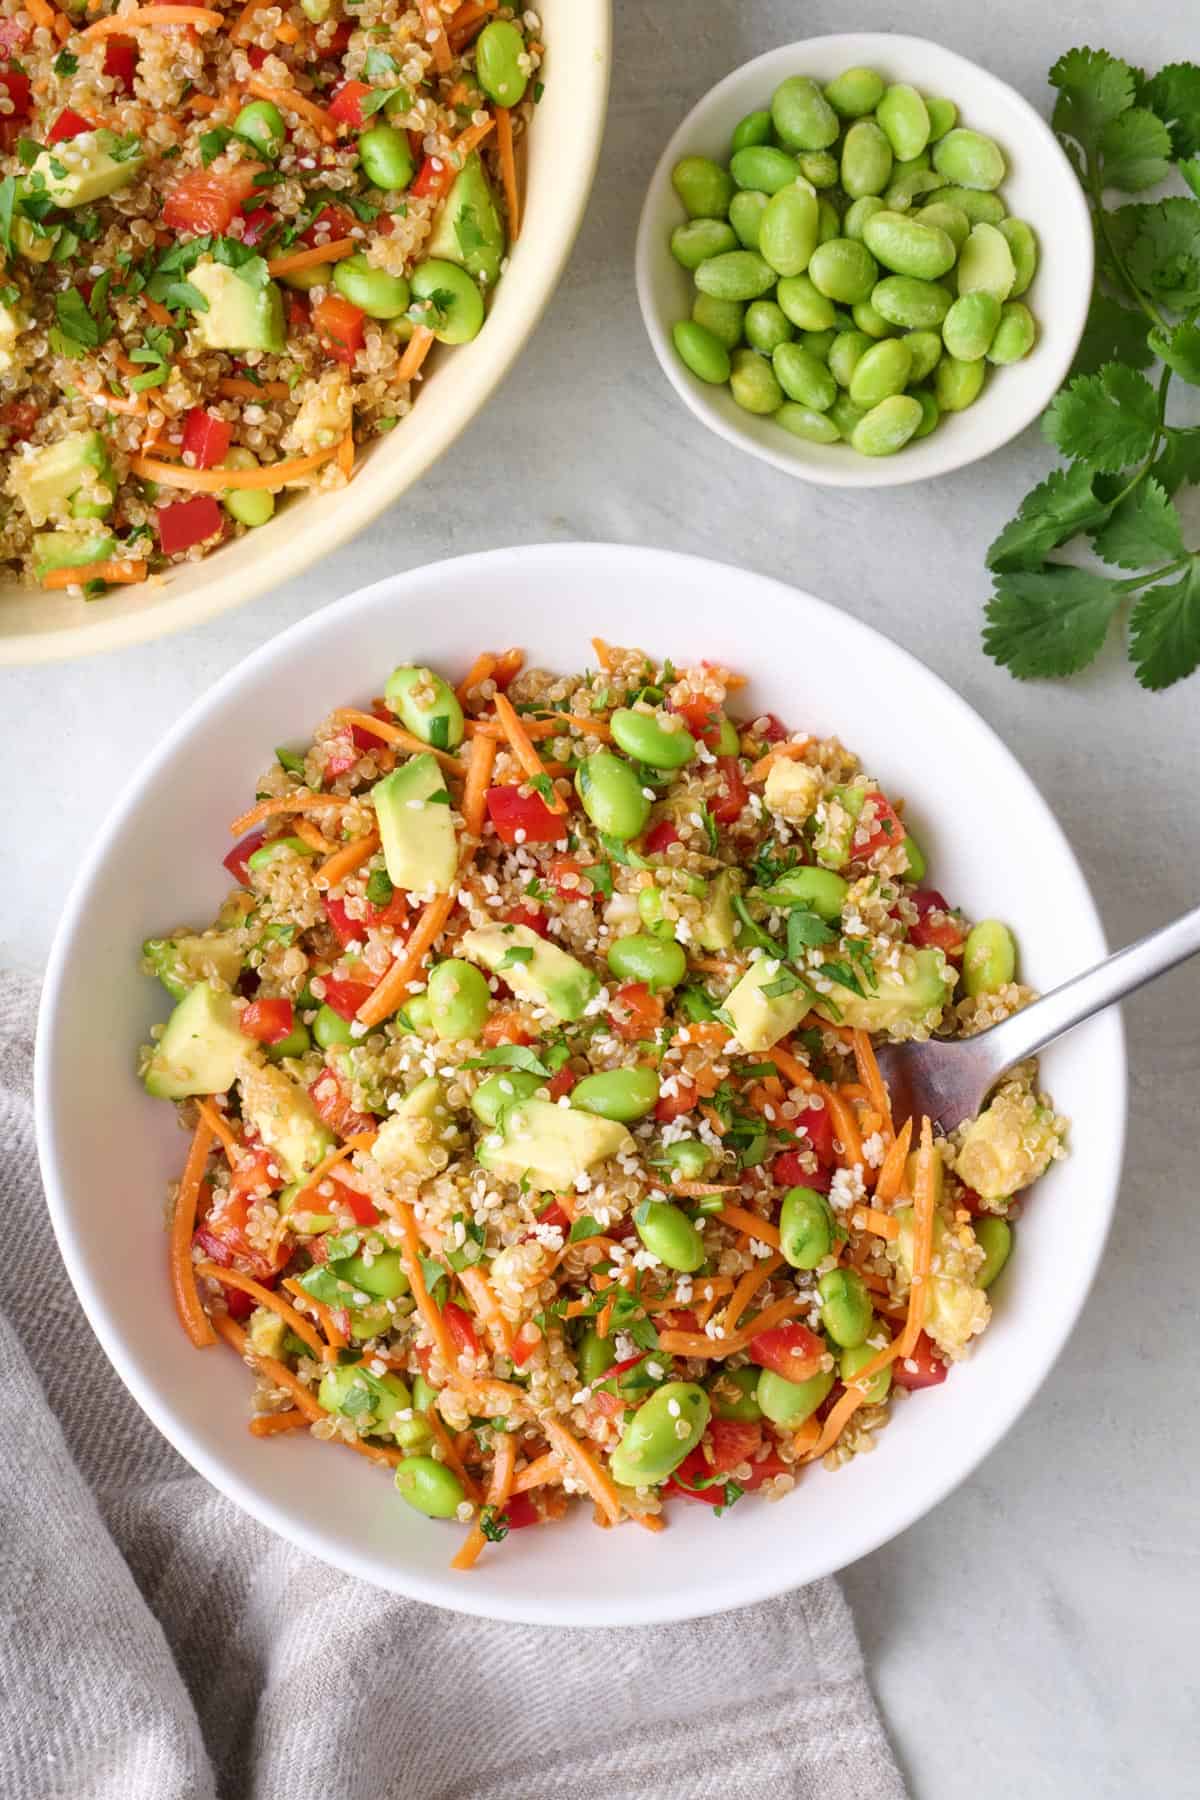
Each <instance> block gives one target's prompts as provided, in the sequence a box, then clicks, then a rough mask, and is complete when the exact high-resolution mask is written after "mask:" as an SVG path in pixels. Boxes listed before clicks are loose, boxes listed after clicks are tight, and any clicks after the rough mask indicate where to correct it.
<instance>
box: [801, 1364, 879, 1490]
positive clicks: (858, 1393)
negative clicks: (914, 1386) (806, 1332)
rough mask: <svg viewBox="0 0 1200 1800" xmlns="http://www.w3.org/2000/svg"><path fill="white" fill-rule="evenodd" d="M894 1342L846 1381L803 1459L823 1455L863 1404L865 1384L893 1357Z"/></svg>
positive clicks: (865, 1391)
mask: <svg viewBox="0 0 1200 1800" xmlns="http://www.w3.org/2000/svg"><path fill="white" fill-rule="evenodd" d="M896 1342H898V1340H895V1341H893V1342H892V1343H890V1344H889V1345H888V1347H887V1349H886V1350H881V1351H880V1352H879V1354H878V1356H873V1357H872V1358H871V1360H870V1362H869V1363H866V1364H864V1366H863V1367H862V1368H861V1369H860V1370H859V1372H858V1374H857V1375H855V1376H854V1378H853V1380H852V1381H850V1382H848V1383H847V1386H846V1391H845V1393H844V1394H841V1395H840V1396H839V1397H838V1399H837V1401H836V1402H835V1403H834V1405H833V1406H832V1407H830V1409H829V1412H828V1414H827V1416H826V1419H825V1422H824V1424H823V1425H822V1426H821V1433H820V1436H819V1437H818V1438H817V1440H816V1442H815V1443H814V1444H813V1445H812V1446H811V1448H810V1449H808V1450H807V1451H806V1452H805V1454H804V1461H805V1462H819V1461H820V1459H821V1457H823V1456H827V1455H828V1454H829V1452H830V1451H831V1450H832V1449H833V1446H834V1445H835V1444H836V1443H837V1441H838V1439H839V1438H840V1437H841V1435H842V1432H843V1431H844V1430H845V1429H846V1426H847V1425H848V1424H849V1422H850V1420H851V1419H852V1418H853V1416H854V1414H855V1413H856V1412H857V1411H858V1409H859V1407H860V1406H862V1405H863V1404H864V1403H865V1401H866V1398H867V1384H868V1382H869V1381H870V1378H871V1376H872V1375H877V1374H878V1373H879V1371H880V1369H882V1368H885V1367H886V1366H887V1364H888V1363H890V1362H893V1361H894V1360H895V1357H896Z"/></svg>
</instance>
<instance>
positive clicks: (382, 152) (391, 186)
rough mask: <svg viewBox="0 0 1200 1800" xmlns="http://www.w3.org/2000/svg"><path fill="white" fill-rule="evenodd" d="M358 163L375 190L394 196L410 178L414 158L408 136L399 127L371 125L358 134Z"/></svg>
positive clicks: (405, 185)
mask: <svg viewBox="0 0 1200 1800" xmlns="http://www.w3.org/2000/svg"><path fill="white" fill-rule="evenodd" d="M358 160H359V161H360V162H361V164H362V166H363V174H364V175H365V176H366V178H367V180H368V181H371V182H374V184H375V186H376V187H377V188H385V189H387V190H388V191H389V192H396V191H398V190H399V189H400V188H406V187H407V186H408V184H409V182H410V181H411V180H412V178H413V155H412V151H411V149H410V148H409V143H408V133H407V132H405V131H401V130H400V128H399V126H398V125H372V126H370V127H369V129H368V130H366V131H362V132H360V133H359V137H358Z"/></svg>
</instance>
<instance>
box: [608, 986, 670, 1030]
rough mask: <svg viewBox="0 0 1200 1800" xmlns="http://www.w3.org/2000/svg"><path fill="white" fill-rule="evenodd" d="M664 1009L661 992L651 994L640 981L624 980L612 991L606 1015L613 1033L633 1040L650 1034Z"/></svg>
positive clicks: (656, 1027)
mask: <svg viewBox="0 0 1200 1800" xmlns="http://www.w3.org/2000/svg"><path fill="white" fill-rule="evenodd" d="M665 1013H666V1006H665V1005H664V1002H663V998H662V995H661V994H652V993H651V992H650V989H649V988H648V987H647V985H646V983H645V982H644V981H627V982H625V983H624V985H623V986H621V987H619V988H618V989H617V991H616V993H615V994H614V995H613V997H612V1005H611V1006H610V1007H609V1009H608V1019H609V1023H610V1024H611V1026H612V1028H613V1030H614V1031H615V1032H616V1034H617V1036H618V1037H623V1038H625V1039H626V1041H627V1042H628V1043H631V1044H633V1043H637V1042H638V1040H639V1039H641V1038H649V1037H653V1036H654V1033H655V1032H656V1031H657V1030H658V1028H659V1026H660V1025H661V1024H662V1022H663V1017H664V1015H665Z"/></svg>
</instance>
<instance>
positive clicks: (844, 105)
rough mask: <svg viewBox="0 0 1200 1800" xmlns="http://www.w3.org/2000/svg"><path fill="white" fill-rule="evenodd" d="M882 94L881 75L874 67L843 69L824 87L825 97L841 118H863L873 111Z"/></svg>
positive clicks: (882, 83)
mask: <svg viewBox="0 0 1200 1800" xmlns="http://www.w3.org/2000/svg"><path fill="white" fill-rule="evenodd" d="M883 95H884V81H883V77H882V75H877V74H876V73H875V70H874V69H864V68H854V69H843V70H842V73H841V74H840V75H836V76H835V77H834V79H833V80H832V81H831V82H830V83H829V85H828V86H827V87H826V89H825V98H826V99H827V100H828V102H829V104H830V106H832V108H833V110H834V112H836V113H840V114H841V116H842V118H843V119H862V118H865V116H866V115H867V113H873V112H874V111H875V108H876V107H877V106H878V105H879V102H880V101H881V100H882V99H883Z"/></svg>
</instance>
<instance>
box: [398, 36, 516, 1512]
mask: <svg viewBox="0 0 1200 1800" xmlns="http://www.w3.org/2000/svg"><path fill="white" fill-rule="evenodd" d="M499 22H500V21H497V23H499ZM396 1492H397V1493H398V1494H399V1495H400V1498H401V1499H402V1500H406V1501H407V1502H408V1504H409V1505H410V1506H411V1507H412V1508H413V1510H414V1512H419V1513H424V1514H425V1517H426V1518H427V1519H453V1518H454V1517H455V1516H456V1515H457V1513H458V1509H459V1507H460V1506H461V1505H462V1504H463V1502H464V1500H465V1499H466V1497H467V1494H466V1489H465V1488H464V1487H463V1484H462V1482H461V1481H460V1480H459V1479H458V1476H457V1475H456V1474H455V1473H454V1470H453V1469H448V1468H447V1467H446V1465H445V1463H440V1462H435V1461H434V1459H433V1457H432V1456H406V1457H405V1458H404V1460H403V1462H400V1463H397V1465H396Z"/></svg>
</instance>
